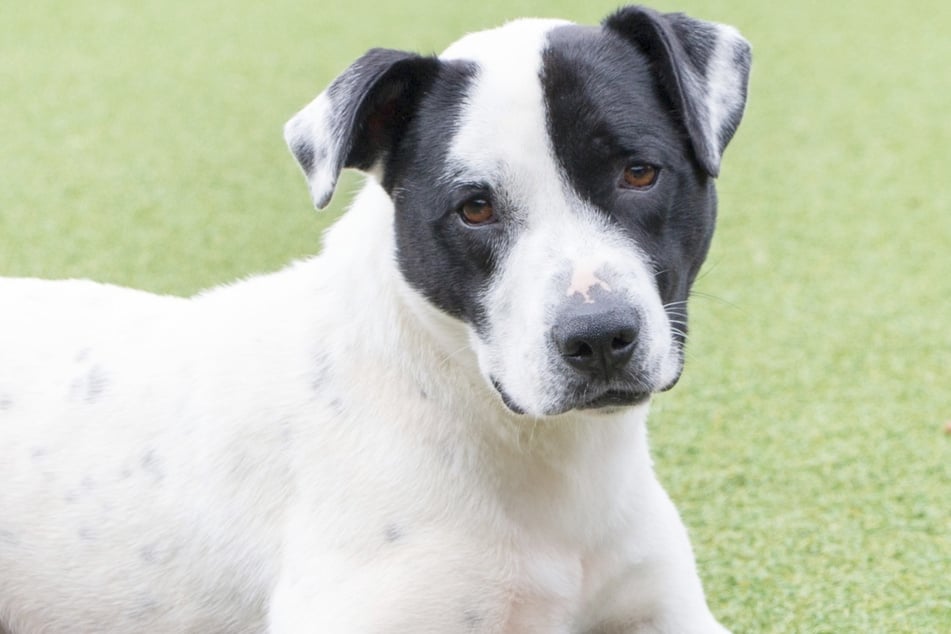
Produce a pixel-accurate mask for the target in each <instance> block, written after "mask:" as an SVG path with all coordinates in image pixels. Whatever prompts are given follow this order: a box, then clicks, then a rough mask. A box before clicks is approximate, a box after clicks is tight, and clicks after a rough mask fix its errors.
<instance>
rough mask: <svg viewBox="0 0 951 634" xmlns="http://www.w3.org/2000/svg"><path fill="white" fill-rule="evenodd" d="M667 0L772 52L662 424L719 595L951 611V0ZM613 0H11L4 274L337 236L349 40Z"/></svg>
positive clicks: (177, 269) (885, 614)
mask: <svg viewBox="0 0 951 634" xmlns="http://www.w3.org/2000/svg"><path fill="white" fill-rule="evenodd" d="M657 6H659V7H660V8H663V9H668V10H685V11H688V12H690V13H692V14H694V15H696V16H698V17H706V18H708V19H715V20H718V21H722V22H728V23H732V24H735V25H737V26H739V27H740V29H741V30H742V31H743V32H744V34H745V35H746V36H747V37H748V38H749V39H750V40H751V41H752V42H753V44H754V50H755V63H754V76H753V82H752V90H751V100H750V105H749V109H748V113H747V117H746V120H745V122H744V123H743V125H742V126H741V128H740V132H739V134H738V135H737V137H736V139H735V141H734V143H733V145H732V146H731V148H730V149H729V150H728V152H727V156H726V162H725V165H724V170H723V175H722V178H721V184H720V193H721V221H720V227H719V230H718V235H717V238H716V240H715V245H714V249H713V253H712V254H711V258H710V260H709V262H708V265H707V267H706V271H705V273H704V275H703V277H702V279H701V280H700V282H699V283H698V288H697V291H698V292H697V296H696V297H695V299H694V304H693V331H692V336H691V337H692V338H691V344H690V346H691V347H690V352H689V360H688V368H687V372H686V375H685V377H684V380H683V382H682V384H681V385H680V386H679V387H678V389H677V390H675V391H674V392H672V393H670V394H667V395H664V396H663V397H661V398H660V399H658V401H657V404H656V406H655V413H654V416H653V418H652V421H651V424H652V428H653V443H654V447H655V453H656V456H657V463H658V468H659V470H660V472H661V476H662V478H663V480H664V482H665V483H666V484H667V486H668V488H669V490H670V492H671V494H672V495H673V497H674V498H675V499H676V500H677V501H678V503H679V506H680V508H681V510H682V512H683V515H684V516H685V518H686V520H687V522H688V524H689V525H690V527H691V530H692V533H693V537H694V542H695V548H696V550H697V554H698V557H699V560H700V565H701V567H702V572H703V577H704V580H705V584H706V587H707V591H708V594H709V596H710V601H711V604H712V605H713V608H714V611H715V612H716V613H717V614H718V615H719V616H720V618H721V619H722V620H723V621H724V622H725V623H727V624H729V625H730V626H731V627H733V628H734V629H735V630H736V631H737V632H815V633H819V632H829V633H832V632H835V633H840V632H888V633H894V632H915V633H918V632H941V633H944V632H951V436H948V435H945V434H943V433H942V426H943V424H944V423H945V421H948V420H951V389H949V386H951V334H949V329H951V253H949V247H951V185H949V183H951V178H949V173H948V172H949V169H951V160H949V158H951V155H949V150H948V148H949V147H951V73H948V71H947V62H948V60H949V59H951V38H949V37H948V28H949V25H951V3H947V2H941V1H939V0H932V1H930V2H927V1H922V2H916V3H914V4H913V5H901V6H900V3H893V2H885V1H884V0H870V1H868V2H861V3H860V2H846V1H843V2H816V1H814V0H804V1H800V2H795V3H749V2H739V1H729V0H712V1H707V2H700V1H699V0H684V1H683V2H677V3H674V2H669V1H667V0H664V1H662V2H658V3H657ZM909 7H910V8H909ZM613 8H614V3H613V2H606V1H602V0H595V1H592V2H586V3H581V2H577V1H575V2H567V1H565V0H546V1H545V2H542V1H541V0H506V1H504V2H503V1H501V0H486V1H483V2H480V3H465V4H458V5H457V4H455V3H447V2H436V1H434V0H418V1H415V2H411V3H406V2H399V3H398V2H382V1H381V0H375V1H372V2H371V1H369V0H351V1H350V2H347V3H329V2H324V3H315V2H292V1H291V0H273V1H272V2H269V3H254V2H249V1H246V0H237V1H231V2H224V1H223V0H222V1H215V0H191V1H188V2H186V1H184V0H169V1H167V2H163V3H128V2H124V1H122V0H96V1H95V2H93V1H91V0H89V1H86V0H46V1H44V2H34V3H27V2H6V3H4V6H3V8H2V19H0V274H2V275H39V276H51V277H64V276H80V277H93V278H96V279H100V280H105V281H111V282H117V283H121V284H127V285H133V286H138V287H144V288H148V289H153V290H156V291H162V292H174V293H190V292H193V291H195V290H197V289H199V288H202V287H205V286H208V285H211V284H215V283H218V282H223V281H227V280H230V279H233V278H235V277H237V276H241V275H246V274H248V273H251V272H255V271H261V270H271V269H275V268H278V267H280V266H281V265H282V264H283V263H285V262H287V261H289V260H290V259H292V258H295V257H299V256H302V255H305V254H308V253H313V252H314V251H316V249H317V248H318V237H319V231H320V228H321V227H323V226H324V225H326V224H327V223H328V222H330V221H331V220H332V218H333V217H334V215H335V214H336V213H338V212H339V211H340V210H341V209H342V207H343V205H344V203H345V199H346V196H344V195H340V196H338V197H337V199H336V200H335V202H334V206H333V208H332V209H331V211H330V213H323V214H316V213H314V212H312V211H311V210H310V204H309V201H308V198H307V194H306V190H305V187H304V183H303V181H302V179H301V178H300V176H299V174H298V172H297V168H296V167H295V165H294V164H293V162H292V160H291V159H290V157H289V155H288V153H287V151H286V150H285V148H284V146H283V142H282V139H281V133H280V129H281V125H282V124H283V123H284V121H285V120H286V119H287V118H288V117H289V116H290V115H291V114H293V113H294V112H295V111H296V110H297V109H298V108H299V107H300V106H302V105H303V104H304V103H306V102H307V101H309V100H310V99H311V98H312V97H313V96H314V95H315V94H316V93H317V92H318V91H319V90H320V89H321V88H322V87H323V86H324V85H325V84H326V83H327V82H328V81H329V80H330V79H331V78H332V77H333V76H334V75H335V74H336V72H338V71H339V70H341V69H342V68H343V67H344V66H345V65H346V64H347V63H348V62H350V61H351V60H352V59H353V58H355V57H356V56H357V55H359V54H360V53H362V52H363V51H364V50H365V49H367V48H369V47H371V46H377V45H383V46H391V47H400V48H410V49H416V50H421V51H424V52H431V51H436V50H440V49H442V48H443V47H444V46H445V45H446V44H448V43H449V42H450V41H452V40H453V39H455V37H457V36H458V35H460V34H461V33H463V32H465V31H467V30H475V29H478V28H482V27H486V26H492V25H495V24H497V23H499V22H500V21H502V20H504V19H506V18H510V17H515V16H518V15H529V14H534V15H547V16H560V17H568V18H572V19H575V20H579V21H587V22H591V21H596V20H598V19H600V18H601V17H602V16H603V15H604V14H605V13H607V12H608V11H609V10H611V9H613ZM356 183H357V181H356V179H355V178H354V177H352V176H351V177H349V178H348V179H346V180H345V181H344V186H343V188H342V192H341V193H343V194H347V193H349V191H352V190H353V188H354V187H355V184H356ZM15 309H16V307H11V306H0V310H15Z"/></svg>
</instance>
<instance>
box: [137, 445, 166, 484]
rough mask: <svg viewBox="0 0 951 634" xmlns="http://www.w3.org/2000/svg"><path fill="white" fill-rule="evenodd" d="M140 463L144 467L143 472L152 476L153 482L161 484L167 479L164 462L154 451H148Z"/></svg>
mask: <svg viewBox="0 0 951 634" xmlns="http://www.w3.org/2000/svg"><path fill="white" fill-rule="evenodd" d="M139 463H140V465H141V467H142V470H143V471H145V472H146V473H147V474H148V475H149V476H151V478H152V480H154V481H155V482H161V481H162V480H164V479H165V470H164V468H163V466H162V461H161V459H160V458H159V457H158V454H157V453H156V451H155V450H154V449H149V450H148V451H146V452H145V453H144V454H143V455H142V458H141V460H140V461H139Z"/></svg>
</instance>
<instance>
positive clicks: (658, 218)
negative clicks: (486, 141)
mask: <svg viewBox="0 0 951 634" xmlns="http://www.w3.org/2000/svg"><path fill="white" fill-rule="evenodd" d="M549 40H550V46H549V47H548V49H547V50H546V52H545V54H544V68H543V71H542V85H543V88H544V92H545V101H546V106H547V108H548V113H547V117H548V127H549V133H550V135H551V139H552V144H553V146H554V150H555V154H556V155H557V158H558V161H559V163H560V165H561V167H562V169H563V170H564V172H565V174H566V175H567V177H568V180H569V182H570V183H571V185H572V186H573V188H574V189H575V190H576V191H578V192H579V193H580V194H581V195H582V196H583V197H584V198H585V199H586V200H587V201H588V202H590V203H591V204H592V205H594V206H595V207H596V208H598V209H600V210H601V211H603V212H604V213H605V214H606V215H607V216H609V217H610V218H611V220H612V221H613V222H614V223H616V224H617V225H619V226H620V227H622V228H623V229H624V231H625V232H626V233H627V234H628V235H629V236H630V237H631V239H632V241H633V242H634V243H636V244H637V246H638V247H639V248H640V249H641V250H642V251H644V252H645V253H646V254H647V256H648V257H649V258H650V261H651V263H652V265H653V268H654V272H655V275H656V279H657V283H658V287H659V290H660V294H661V299H662V301H663V302H664V303H665V304H666V303H669V302H675V301H680V300H685V299H686V298H687V294H688V291H689V288H690V285H691V284H692V282H693V280H694V278H695V277H696V274H697V272H698V270H699V268H700V265H701V264H702V263H703V260H704V258H705V257H706V253H707V249H708V247H709V243H710V239H711V237H712V234H713V228H714V221H715V216H716V195H715V192H714V188H713V181H712V179H711V178H710V177H709V176H708V175H707V173H706V172H705V170H704V169H703V167H702V165H701V163H700V162H699V161H698V158H697V156H696V155H695V154H694V153H693V149H692V146H691V143H690V138H689V134H688V131H687V128H686V125H685V122H684V121H683V120H682V118H679V117H678V114H677V110H676V108H675V107H674V103H673V101H672V95H670V94H669V93H668V92H666V91H665V90H664V84H663V82H662V81H660V80H659V78H658V76H657V74H656V73H655V72H654V68H655V65H654V64H653V63H652V60H650V59H649V57H648V55H647V54H646V53H645V52H643V51H641V50H640V49H638V48H637V47H635V46H633V45H632V44H631V43H629V42H628V41H626V40H625V39H624V38H622V37H620V36H618V35H616V34H615V33H613V32H612V31H611V30H610V29H599V28H588V27H578V26H567V27H562V28H559V29H556V30H555V31H553V32H552V33H551V35H550V38H549ZM636 164H649V165H653V166H656V167H658V168H660V174H659V176H658V178H657V180H656V182H655V183H654V185H653V186H652V187H650V188H649V189H646V190H643V191H639V190H631V189H625V188H623V187H621V186H620V184H621V180H622V175H623V172H624V169H625V168H626V167H627V166H630V165H636Z"/></svg>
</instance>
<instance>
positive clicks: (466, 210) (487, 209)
mask: <svg viewBox="0 0 951 634" xmlns="http://www.w3.org/2000/svg"><path fill="white" fill-rule="evenodd" d="M459 213H460V214H462V219H463V220H465V221H466V223H467V224H470V225H484V224H488V223H490V222H494V221H495V210H494V209H492V204H491V203H489V201H487V200H483V199H482V198H475V199H473V200H470V201H468V202H466V203H463V205H462V207H460V208H459Z"/></svg>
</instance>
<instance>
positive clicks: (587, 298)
mask: <svg viewBox="0 0 951 634" xmlns="http://www.w3.org/2000/svg"><path fill="white" fill-rule="evenodd" d="M595 286H600V287H601V288H602V289H604V290H605V291H608V292H610V291H611V287H610V286H609V285H608V283H607V282H605V281H604V280H602V279H601V278H600V277H598V276H597V275H595V274H594V271H592V270H591V269H579V268H576V269H575V270H574V272H573V273H572V274H571V283H570V284H568V291H567V292H566V293H565V296H566V297H571V296H572V295H574V294H575V293H577V294H579V295H581V296H582V297H583V298H584V303H585V304H593V303H594V300H593V299H592V298H591V289H592V288H594V287H595Z"/></svg>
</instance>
